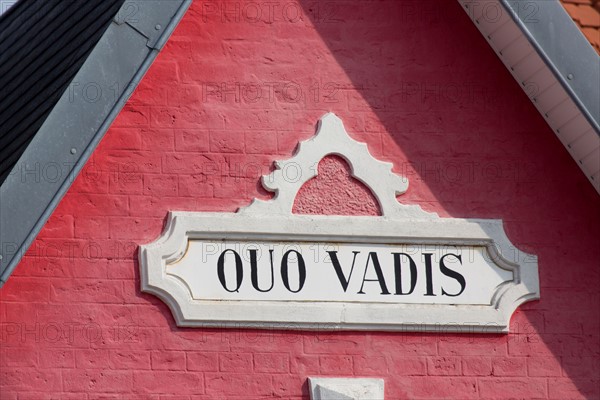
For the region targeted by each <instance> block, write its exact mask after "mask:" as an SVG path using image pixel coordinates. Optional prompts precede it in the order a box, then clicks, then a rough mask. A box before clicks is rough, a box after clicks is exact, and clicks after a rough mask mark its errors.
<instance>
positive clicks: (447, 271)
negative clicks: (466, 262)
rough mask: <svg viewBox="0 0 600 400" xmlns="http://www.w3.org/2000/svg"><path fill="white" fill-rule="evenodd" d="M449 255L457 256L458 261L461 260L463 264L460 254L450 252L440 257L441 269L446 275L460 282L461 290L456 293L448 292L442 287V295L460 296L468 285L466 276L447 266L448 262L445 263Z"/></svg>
mask: <svg viewBox="0 0 600 400" xmlns="http://www.w3.org/2000/svg"><path fill="white" fill-rule="evenodd" d="M448 256H454V257H456V258H457V259H458V261H460V265H462V257H461V256H459V255H456V254H452V253H450V254H446V255H444V256H443V257H442V258H441V259H440V271H441V272H442V274H444V275H446V276H447V277H450V278H453V279H455V280H456V281H457V282H458V283H459V284H460V291H459V292H458V293H455V294H450V293H447V292H446V291H445V290H444V288H443V287H442V296H450V297H456V296H460V294H461V293H462V292H464V291H465V288H466V287H467V282H466V281H465V277H464V276H462V274H460V273H458V272H456V271H454V270H452V269H450V268H448V267H446V264H444V258H446V257H448Z"/></svg>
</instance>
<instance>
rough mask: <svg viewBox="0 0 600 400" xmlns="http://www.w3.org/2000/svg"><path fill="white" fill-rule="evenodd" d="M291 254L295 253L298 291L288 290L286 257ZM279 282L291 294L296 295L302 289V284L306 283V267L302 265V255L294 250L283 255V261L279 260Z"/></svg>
mask: <svg viewBox="0 0 600 400" xmlns="http://www.w3.org/2000/svg"><path fill="white" fill-rule="evenodd" d="M292 252H293V253H296V256H297V259H298V276H299V279H298V280H299V283H298V290H292V289H291V288H290V280H289V276H288V256H289V254H290V253H292ZM281 280H282V281H283V285H284V286H285V288H286V289H287V290H289V291H290V292H292V293H298V292H299V291H301V290H302V288H303V287H304V282H305V281H306V265H305V264H304V259H303V258H302V255H301V254H300V253H298V252H297V251H296V250H289V251H287V252H286V253H285V254H284V255H283V259H282V260H281Z"/></svg>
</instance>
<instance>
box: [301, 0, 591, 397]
mask: <svg viewBox="0 0 600 400" xmlns="http://www.w3.org/2000/svg"><path fill="white" fill-rule="evenodd" d="M300 3H301V4H302V7H303V9H304V13H305V15H307V16H309V17H310V18H311V22H312V24H313V25H314V27H315V29H316V30H317V32H318V33H319V34H320V36H321V38H322V40H323V41H324V42H325V44H326V45H327V47H328V48H329V50H330V52H331V53H332V55H333V56H334V57H335V59H336V61H337V62H338V63H339V65H340V66H341V67H342V69H343V70H344V71H345V73H346V74H347V76H348V78H349V79H350V80H351V81H352V83H353V86H354V88H356V92H351V91H349V92H348V93H346V95H347V96H348V98H349V100H348V104H349V110H348V112H350V113H352V112H357V113H359V112H361V111H362V110H371V111H372V112H374V113H375V114H376V116H377V119H378V121H365V129H366V130H367V131H369V132H371V134H373V135H377V134H379V135H380V136H381V141H382V153H383V154H382V155H378V156H377V158H380V159H383V160H386V161H396V163H395V171H396V172H397V173H402V174H404V175H407V177H408V178H409V180H410V187H409V190H408V192H407V193H406V194H405V195H403V196H401V197H399V200H400V201H401V202H406V203H413V204H414V203H419V204H421V206H422V207H423V208H424V209H426V210H427V211H431V210H436V211H437V212H438V213H440V215H441V216H454V217H463V218H500V219H502V220H503V221H504V227H505V230H506V232H507V234H508V236H509V238H510V240H511V241H512V242H513V243H515V244H516V245H517V247H519V248H520V249H521V250H523V251H526V252H528V253H532V254H536V255H537V256H538V260H539V271H540V284H541V301H536V302H533V303H528V304H526V305H524V306H522V307H521V308H520V310H518V311H517V312H516V313H515V315H514V316H513V320H512V324H511V332H513V333H511V334H510V335H498V336H493V335H491V336H490V335H467V336H468V337H467V336H460V335H450V336H448V335H440V336H439V337H438V339H437V342H438V349H439V350H438V351H439V352H440V355H450V356H451V355H474V356H478V357H480V358H481V357H484V358H485V357H486V356H488V357H492V360H491V361H492V366H491V367H490V371H489V374H488V375H495V376H510V375H511V371H507V370H506V369H505V370H503V369H502V367H501V366H499V365H496V364H495V363H494V362H495V361H496V360H498V361H502V359H501V358H500V357H503V356H506V354H508V355H509V356H510V358H512V359H513V360H514V361H515V363H514V366H513V368H517V367H516V366H522V367H523V368H525V370H526V375H528V376H530V377H536V376H537V377H550V376H554V377H555V378H552V379H551V381H550V382H549V385H548V388H549V394H548V395H549V396H550V397H556V398H567V397H572V396H584V397H587V396H590V395H592V394H598V392H597V390H598V388H597V387H598V381H597V379H598V377H597V376H596V375H595V373H594V372H593V371H596V373H597V370H598V369H597V368H598V357H599V355H600V343H599V341H600V337H599V331H600V329H599V326H598V323H599V320H600V318H599V312H600V309H599V306H598V303H597V302H595V303H592V304H590V303H589V301H586V299H598V292H597V288H598V286H599V284H600V274H599V273H598V268H597V263H596V262H594V261H593V260H597V259H598V257H599V256H600V254H599V250H598V246H597V238H598V237H600V230H599V227H600V219H599V218H598V212H597V209H598V208H597V206H598V197H597V195H596V193H595V192H594V189H593V187H592V186H591V185H590V184H589V183H588V182H587V180H586V178H585V176H584V175H583V174H582V173H581V171H580V170H579V169H578V167H577V166H576V165H575V163H574V162H573V160H572V159H571V158H570V157H569V155H568V153H567V152H566V151H565V149H564V148H563V146H562V145H561V144H560V143H559V141H558V140H557V139H556V137H555V135H554V134H553V132H552V131H551V129H550V128H549V127H548V126H547V124H546V123H545V121H544V120H543V118H542V117H541V116H540V115H539V113H538V112H537V110H536V109H535V107H534V106H533V105H532V104H531V101H530V100H529V99H528V97H527V94H526V93H524V92H523V91H522V90H521V88H520V87H519V85H518V84H517V83H516V82H515V81H514V79H513V78H512V76H511V75H510V74H509V72H508V71H507V70H506V68H505V67H504V65H503V64H502V63H501V61H500V60H499V59H498V57H497V56H496V55H495V54H494V52H493V50H492V49H491V48H490V46H489V45H488V44H487V43H486V41H485V39H484V38H483V37H482V36H481V34H480V33H479V31H478V30H477V29H476V27H475V26H474V24H473V23H472V22H471V21H470V20H469V17H468V15H467V14H466V13H465V12H464V11H463V10H461V6H460V4H459V3H458V2H457V1H444V2H437V1H436V2H433V1H431V2H419V1H401V2H400V1H395V2H394V1H391V2H352V1H332V2H323V3H316V2H314V1H310V0H300ZM408 37H409V38H410V40H407V38H408ZM322 84H323V82H322ZM333 84H335V83H333ZM353 96H354V97H356V98H355V99H354V100H353V99H352V97H353ZM331 111H334V112H336V110H335V104H333V105H332V107H331ZM344 112H347V111H346V110H344ZM349 131H350V132H351V129H349ZM398 160H405V162H404V165H402V168H399V166H398V163H397V161H398ZM431 199H435V201H433V202H432V201H431ZM565 210H569V212H568V213H565ZM583 254H586V255H587V256H582V255H583ZM583 304H588V305H590V306H589V307H587V306H586V307H583V306H582V305H583ZM386 336H387V335H386V334H384V333H382V334H373V340H374V341H375V340H377V338H378V337H379V338H380V340H385V338H386ZM427 336H431V335H427ZM482 342H485V343H486V344H488V345H489V344H492V347H489V346H488V347H481V348H482V349H490V348H492V349H493V352H492V353H491V354H486V353H485V352H478V351H477V349H478V347H479V346H478V343H482ZM444 349H445V350H444ZM443 350H444V352H443ZM496 350H497V351H496ZM442 352H443V354H442ZM493 357H497V358H496V359H494V358H493ZM521 357H527V358H525V359H524V358H521ZM504 361H506V360H504ZM518 368H520V367H518ZM512 372H516V371H512ZM517 374H518V373H517ZM561 375H563V376H564V377H563V378H560V376H561ZM561 379H562V380H561ZM530 381H531V382H532V385H533V384H534V381H535V379H533V380H532V379H530ZM569 381H570V382H569ZM488 382H489V383H488V384H489V385H490V386H488V389H490V387H491V385H495V384H498V385H500V386H502V385H503V386H502V387H503V389H507V390H509V392H510V391H511V390H512V391H514V390H518V389H515V388H514V387H513V388H509V386H514V385H515V383H514V382H512V383H511V382H510V380H507V381H505V383H503V384H500V383H494V382H491V381H488ZM555 383H556V384H555ZM398 385H400V383H398ZM517 386H518V385H517ZM498 388H499V387H496V388H495V389H496V390H497V389H498ZM398 389H400V388H398ZM480 389H482V388H480ZM503 389H502V390H503ZM540 389H541V390H542V391H546V388H540ZM490 390H494V389H493V388H492V389H490Z"/></svg>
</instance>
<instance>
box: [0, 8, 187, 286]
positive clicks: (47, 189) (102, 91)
mask: <svg viewBox="0 0 600 400" xmlns="http://www.w3.org/2000/svg"><path fill="white" fill-rule="evenodd" d="M191 1H192V0H140V1H127V2H125V3H124V4H123V6H122V7H121V9H120V11H119V12H118V13H117V15H116V16H115V18H114V19H113V22H112V23H111V24H110V26H109V27H108V29H107V30H106V32H105V33H104V35H103V36H102V38H101V39H100V41H99V42H98V44H97V45H96V47H95V48H94V50H92V52H91V53H90V56H89V57H88V59H87V60H86V61H85V63H84V64H83V66H82V67H81V69H80V70H79V72H78V73H77V75H76V76H75V78H74V79H73V81H72V83H71V85H70V87H69V89H67V90H66V91H65V93H64V94H63V95H62V97H61V98H60V100H59V101H58V103H57V104H56V106H55V107H54V109H53V110H52V112H51V113H50V115H49V116H48V118H47V119H46V120H45V121H44V124H43V125H42V126H41V128H40V130H39V131H38V132H37V134H36V136H35V137H34V139H33V140H32V141H31V143H30V144H29V146H28V147H27V149H26V150H25V152H24V153H23V155H22V156H21V158H20V159H19V161H18V162H17V164H16V165H15V167H14V168H13V170H12V171H11V173H10V175H9V176H8V177H7V178H6V180H5V181H4V183H3V184H2V186H0V257H1V258H0V287H1V286H2V285H3V284H4V283H5V282H6V280H7V279H8V277H9V276H10V274H11V273H12V272H13V271H14V269H15V268H16V266H17V264H18V263H19V261H20V260H21V258H22V257H23V255H24V254H25V252H26V251H27V249H28V248H29V246H30V245H31V244H32V243H33V241H34V240H35V238H36V236H37V235H38V233H39V232H40V230H41V229H42V227H43V226H44V224H45V223H46V221H47V220H48V218H49V217H50V215H51V214H52V212H53V211H54V209H55V208H56V206H57V205H58V203H59V202H60V200H61V199H62V197H63V196H64V195H65V193H66V192H67V190H68V189H69V187H70V186H71V184H72V183H73V181H74V180H75V178H76V177H77V175H78V174H79V172H80V171H81V169H82V168H83V166H84V165H85V163H86V161H87V160H88V159H89V157H90V156H91V154H92V153H93V151H94V149H95V148H96V146H97V145H98V143H99V142H100V140H101V139H102V137H103V136H104V134H105V133H106V131H107V130H108V128H109V127H110V125H111V123H112V122H113V121H114V119H115V118H116V116H117V115H118V114H119V112H120V111H121V109H122V108H123V106H124V105H125V103H126V102H127V100H128V99H129V96H130V95H131V93H133V90H134V89H135V88H136V86H137V85H138V83H139V82H140V81H141V79H142V77H143V76H144V74H145V73H146V71H147V70H148V69H149V68H150V65H151V64H152V62H153V61H154V59H155V58H156V56H157V55H158V52H159V51H160V49H161V48H162V47H163V46H164V44H165V43H166V41H167V40H168V38H169V36H170V35H171V33H172V32H173V30H174V29H175V27H176V26H177V24H178V23H179V21H180V20H181V19H182V17H183V15H184V14H185V12H186V11H187V9H188V7H189V6H190V4H191ZM86 85H88V88H89V87H93V88H92V90H91V91H86V90H83V89H84V88H86ZM96 89H99V90H96ZM90 93H94V94H93V95H90ZM92 96H93V97H92Z"/></svg>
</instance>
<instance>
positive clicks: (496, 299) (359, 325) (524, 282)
mask: <svg viewBox="0 0 600 400" xmlns="http://www.w3.org/2000/svg"><path fill="white" fill-rule="evenodd" d="M330 154H335V155H339V156H341V157H343V158H344V159H345V160H346V161H347V162H348V164H349V165H350V167H351V173H352V175H353V176H354V177H355V178H357V179H359V180H360V181H361V182H363V183H364V184H365V185H366V186H367V187H368V188H370V189H371V191H372V192H373V194H374V196H375V197H376V198H377V200H378V202H379V205H380V207H381V211H382V216H380V217H372V216H350V217H349V216H319V215H296V214H292V207H293V204H294V199H295V197H296V194H297V193H298V190H299V189H300V188H301V187H302V185H304V183H306V182H307V181H308V180H309V179H311V178H313V177H314V176H316V175H317V172H318V171H317V165H318V162H319V161H320V160H321V159H322V158H323V157H325V156H327V155H330ZM292 171H293V172H292ZM262 183H263V186H264V187H265V188H266V189H268V190H270V191H273V192H275V196H274V198H273V199H272V200H268V201H263V200H257V199H255V200H254V201H253V202H252V203H251V204H250V205H249V206H248V207H245V208H243V209H241V210H239V211H238V212H237V213H204V212H170V213H169V218H168V221H167V225H166V228H165V230H164V232H163V234H162V236H161V237H160V238H159V239H158V240H156V241H155V242H153V243H150V244H147V245H143V246H140V254H139V255H140V269H141V287H142V291H143V292H147V293H152V294H154V295H156V296H158V297H159V298H160V299H162V300H163V301H164V302H165V303H166V304H167V305H168V306H169V308H170V309H171V311H172V313H173V315H174V317H175V321H176V323H177V325H178V326H182V327H216V328H224V327H232V328H241V327H245V328H265V329H274V328H277V329H310V330H318V329H346V330H378V331H379V330H382V331H443V332H489V333H498V332H508V329H509V322H510V317H511V315H512V314H513V312H514V311H515V310H516V309H517V307H518V306H519V305H521V304H522V303H524V302H526V301H530V300H535V299H538V298H539V278H538V267H537V257H536V256H534V255H531V254H527V253H524V252H522V251H520V250H518V249H517V248H516V247H515V246H513V245H512V244H511V242H510V240H509V239H508V237H507V236H506V234H505V232H504V229H503V226H502V221H501V220H482V219H459V218H440V217H439V216H437V215H436V214H432V213H427V212H425V211H423V210H422V209H421V208H420V207H419V206H415V205H404V204H401V203H399V202H398V201H397V198H396V196H397V195H399V194H402V193H404V192H405V191H406V189H407V188H408V181H407V180H406V178H403V177H400V176H398V175H396V174H394V173H393V172H392V164H390V163H384V162H381V161H378V160H376V159H375V158H373V156H371V154H370V153H369V151H368V150H367V146H366V144H364V143H359V142H357V141H355V140H353V139H352V138H350V136H349V135H348V134H347V132H346V130H345V129H344V126H343V124H342V121H341V120H340V119H339V118H338V117H337V116H335V115H334V114H332V113H329V114H326V115H325V116H323V117H322V118H321V120H320V123H319V128H318V130H317V134H316V135H315V136H314V137H313V138H311V139H309V140H307V141H304V142H301V143H300V145H299V147H298V151H297V152H296V154H295V155H294V156H293V157H292V158H290V159H288V160H286V161H278V162H276V170H275V171H273V172H272V173H271V174H269V175H266V176H263V179H262ZM191 239H206V240H244V241H265V240H273V241H310V242H319V241H322V242H329V243H330V242H347V243H377V244H414V245H421V244H423V245H444V246H446V245H462V246H485V247H486V248H487V251H488V254H489V256H490V258H491V259H492V260H493V261H494V263H495V264H496V265H498V266H499V267H500V268H503V269H506V270H510V271H512V272H513V276H514V279H513V281H509V282H505V283H504V284H502V285H500V286H499V287H497V288H496V291H495V293H494V295H493V297H492V301H491V303H490V304H489V305H485V306H481V305H444V304H393V303H392V304H390V303H388V304H378V303H366V302H365V303H359V302H352V303H337V302H306V301H303V302H295V301H229V300H226V301H223V300H222V301H214V300H194V299H192V296H191V293H190V291H189V289H188V288H187V287H186V285H185V284H184V283H183V282H182V281H181V280H179V279H177V278H176V277H174V276H171V275H167V273H166V266H167V265H168V264H170V263H173V262H176V261H178V260H179V259H181V258H182V257H183V256H184V255H185V253H186V250H187V247H188V242H189V240H191Z"/></svg>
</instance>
